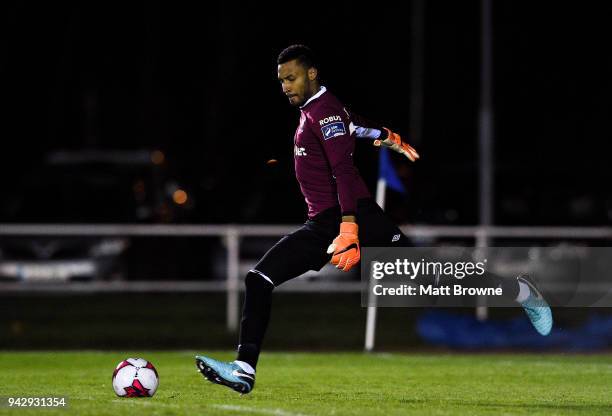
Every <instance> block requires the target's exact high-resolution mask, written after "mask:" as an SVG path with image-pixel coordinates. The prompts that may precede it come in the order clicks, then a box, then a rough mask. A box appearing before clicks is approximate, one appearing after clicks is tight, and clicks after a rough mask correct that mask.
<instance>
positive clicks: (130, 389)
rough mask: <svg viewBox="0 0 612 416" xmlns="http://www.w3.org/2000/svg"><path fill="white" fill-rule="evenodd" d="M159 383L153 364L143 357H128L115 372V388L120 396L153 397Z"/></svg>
mask: <svg viewBox="0 0 612 416" xmlns="http://www.w3.org/2000/svg"><path fill="white" fill-rule="evenodd" d="M158 385H159V376H158V375H157V370H156V369H155V367H153V364H151V363H150V362H148V361H147V360H144V359H142V358H128V359H127V360H123V361H121V362H120V363H119V365H118V366H117V368H115V371H114V372H113V389H114V390H115V393H117V396H119V397H151V396H153V395H154V394H155V391H156V390H157V386H158Z"/></svg>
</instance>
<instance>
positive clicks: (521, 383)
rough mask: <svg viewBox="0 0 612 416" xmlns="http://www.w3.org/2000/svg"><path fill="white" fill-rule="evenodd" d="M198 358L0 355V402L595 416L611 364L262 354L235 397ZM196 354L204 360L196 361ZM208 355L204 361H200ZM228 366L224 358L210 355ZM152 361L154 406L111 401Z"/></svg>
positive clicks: (227, 410)
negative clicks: (131, 368)
mask: <svg viewBox="0 0 612 416" xmlns="http://www.w3.org/2000/svg"><path fill="white" fill-rule="evenodd" d="M195 353H196V352H146V353H143V352H141V353H135V352H127V353H125V352H123V353H122V352H57V353H53V352H44V353H42V352H41V353H38V352H28V353H20V352H2V353H0V397H3V400H4V401H5V402H6V397H7V396H12V397H15V396H21V397H23V396H29V397H40V396H45V397H49V396H67V397H68V398H69V405H68V408H66V409H44V410H43V409H23V408H21V409H10V408H7V407H6V404H3V406H4V407H0V414H2V415H38V416H40V415H48V414H53V415H69V414H70V415H72V414H74V415H114V416H116V415H131V416H133V415H226V416H231V415H272V416H299V415H301V416H305V415H312V416H314V415H496V416H498V415H559V414H575V415H595V414H602V415H603V414H607V415H609V414H611V412H612V394H611V393H612V391H611V390H610V386H611V385H612V355H535V354H530V355H517V354H494V355H493V354H475V355H466V354H433V353H432V354H386V353H380V354H359V353H334V354H329V353H265V354H263V355H262V357H261V360H260V364H259V371H258V375H257V385H256V387H255V390H254V391H253V392H252V393H251V394H249V395H245V396H240V395H239V394H238V393H235V392H233V391H231V390H229V389H227V388H226V387H222V386H217V385H213V384H211V383H209V382H207V381H206V380H204V378H203V377H202V376H201V375H200V374H199V373H197V372H196V369H195V365H194V354H195ZM198 353H200V352H198ZM201 353H205V352H201ZM208 354H210V355H211V356H213V357H215V358H220V359H228V360H229V359H231V358H232V357H233V354H231V353H229V352H212V353H210V352H209V353H208ZM132 356H141V357H143V358H145V359H148V360H150V361H151V362H153V364H154V365H155V366H156V367H157V369H158V371H159V374H160V386H159V389H158V391H157V394H156V395H155V397H153V398H145V399H122V398H118V397H116V396H115V393H114V392H113V390H112V386H111V376H112V372H113V369H114V367H115V365H116V364H117V363H118V362H119V361H121V360H122V359H124V358H128V357H132Z"/></svg>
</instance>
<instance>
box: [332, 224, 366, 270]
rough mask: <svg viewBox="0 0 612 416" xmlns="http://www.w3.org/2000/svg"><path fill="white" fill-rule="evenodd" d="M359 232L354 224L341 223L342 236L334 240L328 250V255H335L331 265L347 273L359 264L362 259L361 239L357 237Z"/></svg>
mask: <svg viewBox="0 0 612 416" xmlns="http://www.w3.org/2000/svg"><path fill="white" fill-rule="evenodd" d="M358 230H359V227H358V226H357V224H356V223H354V222H343V223H341V224H340V234H339V235H338V237H336V238H334V241H333V242H332V243H331V244H330V245H329V247H328V248H327V254H333V255H332V258H331V264H334V265H336V268H338V269H342V270H343V271H345V272H348V271H349V270H350V269H351V267H353V266H354V265H356V264H357V263H359V259H360V258H361V252H360V251H359V238H358V237H357V231H358Z"/></svg>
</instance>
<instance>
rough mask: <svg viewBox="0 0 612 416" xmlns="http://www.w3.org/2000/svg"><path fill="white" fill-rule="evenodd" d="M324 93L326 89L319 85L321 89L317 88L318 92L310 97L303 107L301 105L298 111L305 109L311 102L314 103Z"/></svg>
mask: <svg viewBox="0 0 612 416" xmlns="http://www.w3.org/2000/svg"><path fill="white" fill-rule="evenodd" d="M325 91H327V88H325V87H324V86H322V85H321V88H319V92H317V93H316V94H315V95H313V96H312V97H310V98H309V99H308V100H307V101H306V102H305V103H304V104H303V105H301V106H300V109H302V108H304V107H306V106H307V105H308V104H310V102H311V101H314V100H316V99H317V98H319V97H320V96H322V95H323V94H324V93H325Z"/></svg>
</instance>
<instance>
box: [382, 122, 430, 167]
mask: <svg viewBox="0 0 612 416" xmlns="http://www.w3.org/2000/svg"><path fill="white" fill-rule="evenodd" d="M383 128H384V129H385V130H387V138H386V139H385V140H374V146H379V147H380V146H384V147H389V148H391V150H394V151H396V152H397V153H401V154H403V155H404V156H406V157H407V158H408V159H410V160H411V161H412V162H416V160H417V159H418V158H419V154H418V153H417V152H416V150H414V148H413V147H412V146H410V145H409V144H408V143H405V142H403V141H402V138H401V137H400V135H399V134H397V133H393V132H392V131H391V130H389V129H388V128H386V127H383Z"/></svg>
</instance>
